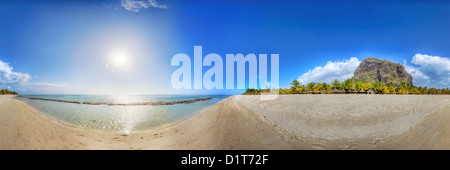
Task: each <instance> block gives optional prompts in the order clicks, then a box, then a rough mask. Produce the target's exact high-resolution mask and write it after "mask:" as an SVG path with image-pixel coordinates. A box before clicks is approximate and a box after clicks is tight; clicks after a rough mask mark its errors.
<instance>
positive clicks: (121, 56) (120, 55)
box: [113, 53, 128, 67]
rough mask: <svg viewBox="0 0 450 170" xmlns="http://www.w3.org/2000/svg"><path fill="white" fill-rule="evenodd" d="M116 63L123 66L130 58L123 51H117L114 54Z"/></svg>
mask: <svg viewBox="0 0 450 170" xmlns="http://www.w3.org/2000/svg"><path fill="white" fill-rule="evenodd" d="M113 62H114V65H116V66H119V67H122V66H126V65H127V63H128V58H127V57H126V56H125V55H124V54H123V53H116V54H114V56H113Z"/></svg>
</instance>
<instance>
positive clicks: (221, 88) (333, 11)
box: [0, 0, 450, 166]
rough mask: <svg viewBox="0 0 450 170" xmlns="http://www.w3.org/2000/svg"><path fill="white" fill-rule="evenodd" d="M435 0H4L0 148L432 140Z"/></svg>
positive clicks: (447, 93)
mask: <svg viewBox="0 0 450 170" xmlns="http://www.w3.org/2000/svg"><path fill="white" fill-rule="evenodd" d="M449 11H450V1H425V0H423V1H421V0H417V1H409V0H399V1H383V0H382V1H356V0H354V1H352V0H348V1H325V0H323V1H322V0H318V1H310V0H300V1H294V0H287V1H274V0H263V1H257V2H256V1H250V0H231V1H228V0H90V1H87V0H59V1H54V0H4V1H1V2H0V23H1V24H0V94H1V95H0V150H442V149H443V150H448V149H450V124H449V123H448V122H450V89H449V87H450V58H449V57H450V48H448V47H450V41H449V39H450V34H449V33H448V30H450V13H449ZM186 156H187V157H180V158H179V160H176V161H177V162H179V163H180V164H201V163H203V164H211V166H212V165H213V163H217V161H219V162H222V160H218V159H219V158H217V159H216V162H214V158H211V159H210V160H206V159H205V160H201V161H204V162H197V160H195V159H197V158H195V157H191V155H190V154H189V155H186ZM224 156H225V155H224ZM257 156H259V157H258V161H259V162H255V164H258V163H262V164H264V161H269V162H270V160H271V159H272V158H273V157H270V155H269V156H268V157H266V156H264V155H257ZM224 158H229V157H228V156H227V157H224ZM230 158H233V157H231V156H230ZM234 158H235V159H234V161H236V160H237V159H238V157H237V156H236V157H234ZM193 159H194V160H195V161H193ZM255 159H256V156H255ZM252 160H253V157H252ZM223 162H227V164H228V162H229V160H226V159H223Z"/></svg>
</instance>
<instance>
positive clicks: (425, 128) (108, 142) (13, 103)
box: [0, 95, 450, 149]
mask: <svg viewBox="0 0 450 170" xmlns="http://www.w3.org/2000/svg"><path fill="white" fill-rule="evenodd" d="M259 97H260V96H240V95H238V96H231V97H228V98H227V99H225V100H223V101H221V102H219V103H217V104H216V105H214V106H211V107H209V108H207V109H205V110H203V111H201V112H200V113H198V114H196V115H194V116H192V117H191V118H189V119H187V120H184V121H181V122H179V123H176V124H172V125H166V126H164V127H161V128H158V129H151V130H146V131H139V132H131V133H129V134H125V133H113V132H104V131H96V130H86V129H83V128H81V127H75V126H72V125H67V124H63V123H61V122H58V121H56V120H55V119H52V118H49V117H47V116H45V115H44V114H42V113H40V112H39V111H36V110H35V109H33V108H32V107H30V106H28V105H26V104H25V103H23V102H22V101H19V100H17V99H14V96H0V149H450V124H449V123H448V122H450V96H445V95H432V96H431V95H430V96H428V95H420V96H418V95H280V96H279V97H278V98H277V99H276V100H272V101H261V100H259Z"/></svg>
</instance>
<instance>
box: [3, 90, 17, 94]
mask: <svg viewBox="0 0 450 170" xmlns="http://www.w3.org/2000/svg"><path fill="white" fill-rule="evenodd" d="M0 95H17V92H13V91H9V90H8V89H2V90H0Z"/></svg>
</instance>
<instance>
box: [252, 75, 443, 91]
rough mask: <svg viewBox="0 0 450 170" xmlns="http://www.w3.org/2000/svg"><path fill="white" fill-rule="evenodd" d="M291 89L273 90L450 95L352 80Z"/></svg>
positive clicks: (298, 85) (295, 85)
mask: <svg viewBox="0 0 450 170" xmlns="http://www.w3.org/2000/svg"><path fill="white" fill-rule="evenodd" d="M290 85H291V86H290V87H289V88H284V89H282V88H280V89H272V90H278V91H279V94H310V93H315V94H331V93H335V92H337V91H339V92H338V93H358V92H363V93H365V92H367V91H369V90H371V91H373V93H374V94H425V95H427V94H450V90H449V89H448V88H445V89H436V88H428V87H426V86H425V87H421V86H420V87H416V86H413V85H412V84H408V83H407V82H406V81H403V82H402V83H401V85H398V86H395V85H393V84H390V85H386V84H385V83H384V82H381V81H378V82H376V83H373V84H372V83H368V82H363V81H361V80H360V81H355V80H353V79H352V78H349V79H346V80H345V81H343V82H341V81H339V80H337V79H336V80H334V81H332V82H331V83H330V84H327V83H315V82H311V83H308V84H306V85H303V84H302V83H301V82H299V81H298V80H297V79H295V80H293V81H292V82H291V83H290ZM269 92H270V89H268V88H266V89H254V88H248V89H246V91H245V92H244V95H258V94H262V93H269Z"/></svg>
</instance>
